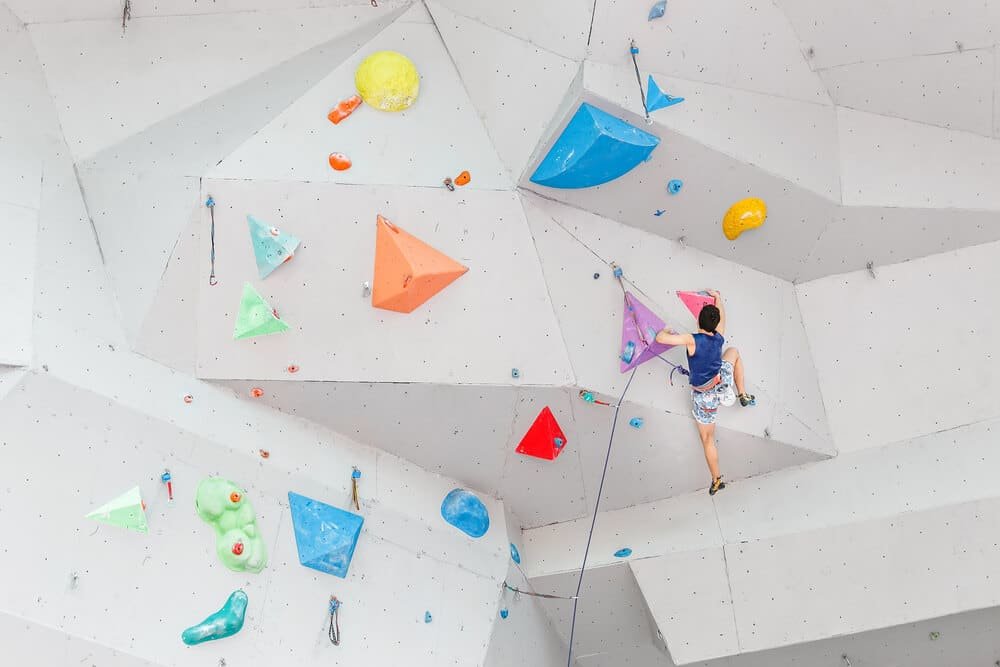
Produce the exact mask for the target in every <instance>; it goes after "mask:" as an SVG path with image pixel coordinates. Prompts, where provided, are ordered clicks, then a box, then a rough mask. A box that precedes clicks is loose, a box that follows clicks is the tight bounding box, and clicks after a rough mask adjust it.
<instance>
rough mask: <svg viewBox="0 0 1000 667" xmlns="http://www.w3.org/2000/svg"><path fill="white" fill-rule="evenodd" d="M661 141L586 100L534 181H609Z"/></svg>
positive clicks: (583, 184)
mask: <svg viewBox="0 0 1000 667" xmlns="http://www.w3.org/2000/svg"><path fill="white" fill-rule="evenodd" d="M659 143H660V138H659V137H657V136H655V135H652V134H650V133H649V132H645V131H643V130H640V129H639V128H637V127H636V126H634V125H632V124H631V123H627V122H625V121H623V120H622V119H620V118H616V117H615V116H612V115H611V114H609V113H606V112H604V111H601V110H600V109H598V108H597V107H595V106H591V105H590V104H587V103H586V102H584V103H583V104H581V105H580V108H579V109H577V111H576V113H575V114H573V118H572V119H571V120H570V121H569V124H568V125H567V126H566V128H565V129H564V130H563V131H562V134H560V135H559V138H558V139H556V142H555V143H554V144H553V145H552V148H551V149H549V152H548V154H547V155H546V156H545V159H544V160H542V163H541V164H540V165H538V169H536V170H535V173H534V174H532V176H531V182H532V183H537V184H539V185H544V186H546V187H550V188H563V189H575V188H589V187H593V186H595V185H600V184H601V183H607V182H608V181H612V180H614V179H616V178H618V177H619V176H621V175H623V174H626V173H628V172H629V171H631V170H632V169H634V168H635V166H636V165H638V164H639V163H640V162H643V161H645V160H646V159H647V158H649V155H650V153H652V152H653V149H654V148H656V147H657V145H659Z"/></svg>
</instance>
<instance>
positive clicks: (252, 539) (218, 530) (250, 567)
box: [194, 477, 267, 572]
mask: <svg viewBox="0 0 1000 667" xmlns="http://www.w3.org/2000/svg"><path fill="white" fill-rule="evenodd" d="M194 505H195V509H196V510H198V516H200V517H201V518H202V520H203V521H205V523H207V524H209V525H210V526H212V528H214V529H215V551H216V553H217V554H218V555H219V560H221V561H222V564H223V565H225V566H226V567H228V568H229V569H230V570H232V571H233V572H260V571H261V570H263V569H264V567H265V566H266V565H267V549H266V548H265V547H264V539H263V538H262V537H261V534H260V530H259V529H258V528H257V516H256V515H255V514H254V511H253V505H251V504H250V501H249V500H247V498H246V492H245V491H244V490H243V489H241V488H240V487H238V486H236V484H234V483H233V482H230V481H229V480H228V479H224V478H222V477H209V478H208V479H205V480H202V482H201V484H199V485H198V493H197V494H196V496H195V501H194Z"/></svg>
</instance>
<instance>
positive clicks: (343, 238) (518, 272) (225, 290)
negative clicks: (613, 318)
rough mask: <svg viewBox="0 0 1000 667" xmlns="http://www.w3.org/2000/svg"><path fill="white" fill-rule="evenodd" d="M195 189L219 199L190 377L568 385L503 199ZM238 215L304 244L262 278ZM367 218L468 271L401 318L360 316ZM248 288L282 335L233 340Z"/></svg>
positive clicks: (369, 258) (232, 186) (367, 275)
mask: <svg viewBox="0 0 1000 667" xmlns="http://www.w3.org/2000/svg"><path fill="white" fill-rule="evenodd" d="M203 187H204V192H205V193H206V195H207V194H208V193H209V192H210V193H211V194H212V195H213V196H214V197H215V200H216V202H218V203H217V205H216V207H215V218H216V257H217V259H216V268H217V275H218V279H219V283H218V285H216V286H214V287H213V286H210V285H209V284H208V275H209V268H210V267H209V264H208V261H207V259H208V257H207V254H206V255H205V256H204V257H205V259H204V260H203V261H202V263H201V264H200V277H199V290H200V292H199V295H200V301H199V317H198V321H199V329H198V337H199V341H198V374H199V376H201V377H204V378H218V379H228V378H257V379H292V378H291V376H290V374H289V373H288V371H287V367H288V366H289V365H291V364H294V365H297V366H298V367H299V369H300V370H299V372H298V373H297V374H296V375H295V377H294V379H296V380H343V381H359V380H365V381H384V382H404V381H409V382H447V383H456V384H467V383H475V384H500V385H506V384H510V383H511V381H512V378H511V369H512V368H515V367H516V368H519V369H520V371H521V372H522V373H523V374H524V377H525V378H534V382H538V383H544V384H549V385H560V384H566V383H568V382H570V381H571V378H572V374H571V371H570V369H569V362H568V360H567V359H566V356H565V351H564V349H563V344H562V339H561V337H560V336H559V333H558V327H557V324H556V321H555V316H554V315H553V312H552V304H551V303H550V301H549V297H548V293H547V292H546V290H545V289H544V282H543V280H542V276H541V270H540V268H539V265H538V260H537V256H536V255H535V252H534V247H533V243H532V239H531V236H530V234H529V233H528V229H527V224H526V223H525V220H524V217H523V216H524V214H523V212H522V209H521V206H520V203H519V200H518V198H517V196H516V195H515V194H513V193H502V192H478V193H475V196H469V197H468V198H466V197H463V196H462V195H460V194H459V193H457V192H456V193H451V192H449V191H448V190H446V189H444V188H440V189H428V188H378V189H376V188H373V187H370V186H348V185H336V184H321V183H264V182H251V181H207V182H206V183H205V184H204V186H203ZM248 214H252V215H254V216H255V217H257V218H259V219H260V220H263V221H265V222H266V223H267V224H270V225H273V226H276V227H279V228H280V229H282V230H285V231H287V232H289V233H291V234H294V235H295V236H297V237H298V238H300V239H302V241H303V243H302V246H301V248H300V250H299V251H298V252H297V253H296V255H295V257H294V259H292V260H291V261H290V262H288V263H287V264H286V265H284V266H282V267H280V268H279V269H278V270H277V271H275V272H274V273H273V274H272V275H271V276H269V277H268V278H267V279H266V280H263V281H262V280H259V278H258V277H257V269H256V265H255V263H254V258H253V253H252V252H251V248H250V240H249V235H248V232H247V223H246V216H247V215H248ZM377 214H382V215H384V216H385V217H386V218H387V219H389V220H390V221H392V222H393V224H395V225H398V226H399V227H400V228H402V229H404V230H406V231H407V232H408V233H410V234H412V235H414V236H416V237H417V238H419V239H421V240H422V241H424V242H425V243H427V244H428V245H431V246H432V247H434V248H436V249H438V250H439V251H441V252H443V253H444V254H446V255H448V256H449V257H451V258H453V259H455V260H456V261H458V262H460V263H462V264H464V265H465V266H468V267H469V269H470V270H469V272H468V273H467V274H465V275H464V276H462V277H461V278H459V279H458V280H456V281H455V282H454V283H452V284H451V285H449V286H448V287H447V288H445V289H444V290H442V291H441V292H440V293H439V294H437V295H435V296H434V297H433V298H432V299H430V300H429V301H427V302H426V303H424V304H423V305H422V306H420V307H419V308H418V309H417V310H416V311H414V312H412V313H409V314H403V313H396V312H390V311H386V310H381V309H374V308H372V305H371V296H370V295H369V296H366V295H365V292H364V287H363V285H364V283H369V284H370V283H371V281H372V270H373V269H372V267H373V265H374V250H375V231H376V230H375V219H376V215H377ZM207 215H208V213H207V211H206V212H205V213H203V226H202V239H201V247H202V248H203V252H205V253H207V252H208V251H209V248H210V238H209V235H208V234H206V233H205V232H206V224H205V219H206V218H207ZM247 281H250V282H252V283H253V284H254V285H255V287H256V288H257V289H258V291H260V293H261V294H262V296H264V298H265V300H267V301H268V302H269V303H270V304H271V306H272V307H273V308H275V309H276V310H277V311H278V312H279V314H280V316H281V318H282V319H283V320H286V321H287V322H289V323H290V324H291V325H292V328H291V330H289V331H288V332H285V333H282V334H279V335H275V336H270V337H262V338H257V339H254V340H245V341H234V340H232V332H233V321H234V318H235V314H236V310H235V309H236V306H237V304H238V303H239V299H240V292H241V290H242V289H243V285H244V283H245V282H247ZM527 323H530V327H528V326H525V325H526V324H527ZM539 332H547V333H541V334H540V333H539ZM526 381H527V380H526Z"/></svg>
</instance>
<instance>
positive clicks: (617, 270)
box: [615, 266, 625, 278]
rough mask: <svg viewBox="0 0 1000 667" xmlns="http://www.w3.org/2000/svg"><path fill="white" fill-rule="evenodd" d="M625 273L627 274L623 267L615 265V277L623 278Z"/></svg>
mask: <svg viewBox="0 0 1000 667" xmlns="http://www.w3.org/2000/svg"><path fill="white" fill-rule="evenodd" d="M623 275H625V273H624V272H623V271H622V267H620V266H616V267H615V278H621V277H622V276H623Z"/></svg>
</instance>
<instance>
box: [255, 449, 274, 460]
mask: <svg viewBox="0 0 1000 667" xmlns="http://www.w3.org/2000/svg"><path fill="white" fill-rule="evenodd" d="M257 451H258V452H259V453H260V458H262V459H269V458H271V452H269V451H267V450H266V449H259V450H257Z"/></svg>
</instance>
